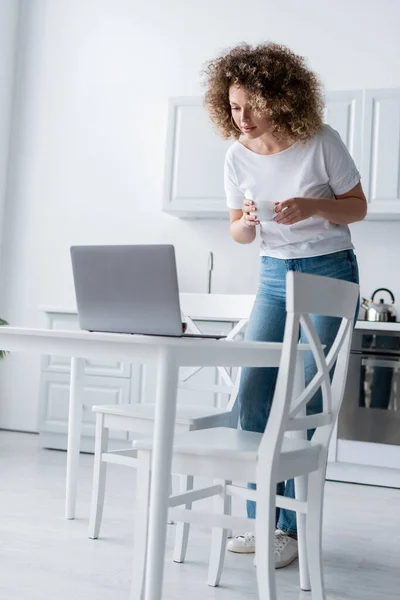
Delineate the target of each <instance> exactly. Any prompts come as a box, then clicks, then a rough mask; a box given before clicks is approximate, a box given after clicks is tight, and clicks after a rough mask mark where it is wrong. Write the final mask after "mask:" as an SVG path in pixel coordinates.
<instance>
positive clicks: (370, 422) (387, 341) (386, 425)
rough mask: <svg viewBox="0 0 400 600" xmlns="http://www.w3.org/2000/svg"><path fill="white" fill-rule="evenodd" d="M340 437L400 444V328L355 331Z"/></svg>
mask: <svg viewBox="0 0 400 600" xmlns="http://www.w3.org/2000/svg"><path fill="white" fill-rule="evenodd" d="M337 438H338V441H339V440H352V441H355V442H369V443H372V444H389V445H391V446H400V331H397V332H396V331H382V330H374V329H356V330H355V331H354V334H353V341H352V348H351V353H350V362H349V371H348V376H347V382H346V388H345V394H344V398H343V404H342V408H341V411H340V413H339V419H338V430H337ZM376 448H377V447H376ZM398 450H399V452H400V448H399V449H398ZM395 454H397V452H395ZM393 466H394V465H393ZM399 466H400V465H399Z"/></svg>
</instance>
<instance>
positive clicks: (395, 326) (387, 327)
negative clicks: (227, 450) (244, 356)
mask: <svg viewBox="0 0 400 600" xmlns="http://www.w3.org/2000/svg"><path fill="white" fill-rule="evenodd" d="M39 310H40V311H41V312H46V313H59V314H60V313H64V314H76V312H77V311H76V308H75V307H72V306H70V307H65V306H50V305H45V306H40V307H39ZM207 320H210V319H207ZM355 328H356V329H375V330H378V331H399V332H400V322H399V323H383V322H381V323H379V322H376V321H373V322H372V321H361V320H359V321H357V323H356V326H355Z"/></svg>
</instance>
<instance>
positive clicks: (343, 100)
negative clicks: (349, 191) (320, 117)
mask: <svg viewBox="0 0 400 600" xmlns="http://www.w3.org/2000/svg"><path fill="white" fill-rule="evenodd" d="M362 103H363V93H362V91H360V90H356V91H348V92H346V91H345V92H327V93H326V94H325V114H324V121H325V123H327V124H328V125H330V126H331V127H333V129H336V131H338V132H339V134H340V137H341V138H342V140H343V141H344V143H345V144H346V146H347V149H348V151H349V152H350V154H351V156H352V157H353V160H354V162H355V163H356V165H357V166H358V168H360V164H361V145H362V144H361V142H362V140H361V138H362Z"/></svg>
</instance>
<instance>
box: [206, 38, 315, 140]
mask: <svg viewBox="0 0 400 600" xmlns="http://www.w3.org/2000/svg"><path fill="white" fill-rule="evenodd" d="M202 74H203V76H204V77H205V80H206V81H205V84H206V86H207V91H206V94H205V98H204V104H205V107H206V108H207V110H208V112H209V116H210V119H211V121H212V122H213V123H214V125H216V127H217V128H218V129H219V131H220V133H221V135H222V137H223V138H224V139H228V138H230V137H234V138H235V139H238V138H239V136H240V132H239V131H238V130H237V129H235V127H234V126H233V123H232V118H231V107H230V103H229V88H230V86H231V85H239V86H241V87H243V88H245V89H246V92H247V93H248V95H249V98H250V104H251V107H252V108H253V109H254V110H256V111H257V112H258V113H259V114H263V115H268V117H269V118H270V120H271V123H272V133H273V135H274V137H275V138H276V139H279V140H290V141H297V140H304V141H305V140H308V139H310V138H311V137H313V136H314V135H315V133H316V132H317V131H318V130H319V129H320V128H321V127H322V114H323V107H324V102H323V97H322V85H321V83H320V81H319V79H318V77H317V76H316V75H315V73H313V72H312V71H310V70H309V69H308V68H307V66H306V63H305V59H304V58H303V57H302V56H298V55H297V54H295V53H294V52H292V51H291V50H290V49H289V48H287V47H286V46H281V45H279V44H274V43H268V44H259V45H257V46H254V47H252V46H250V45H249V44H245V43H243V44H240V45H239V46H236V47H234V48H231V49H229V50H228V51H226V52H224V54H222V55H221V56H219V57H218V58H216V59H214V60H211V61H209V62H208V63H206V65H205V68H204V70H203V72H202Z"/></svg>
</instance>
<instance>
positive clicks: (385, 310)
mask: <svg viewBox="0 0 400 600" xmlns="http://www.w3.org/2000/svg"><path fill="white" fill-rule="evenodd" d="M378 292H387V293H388V294H389V295H390V297H391V300H392V303H391V304H385V302H384V301H383V298H380V299H379V302H374V298H375V295H376V294H377V293H378ZM393 304H394V296H393V294H392V292H391V291H390V290H388V289H387V288H378V289H377V290H375V291H374V293H373V294H372V298H371V300H366V299H365V298H363V299H362V303H361V306H362V308H364V309H365V314H364V320H365V321H389V322H393V321H396V310H395V308H394V306H393Z"/></svg>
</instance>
